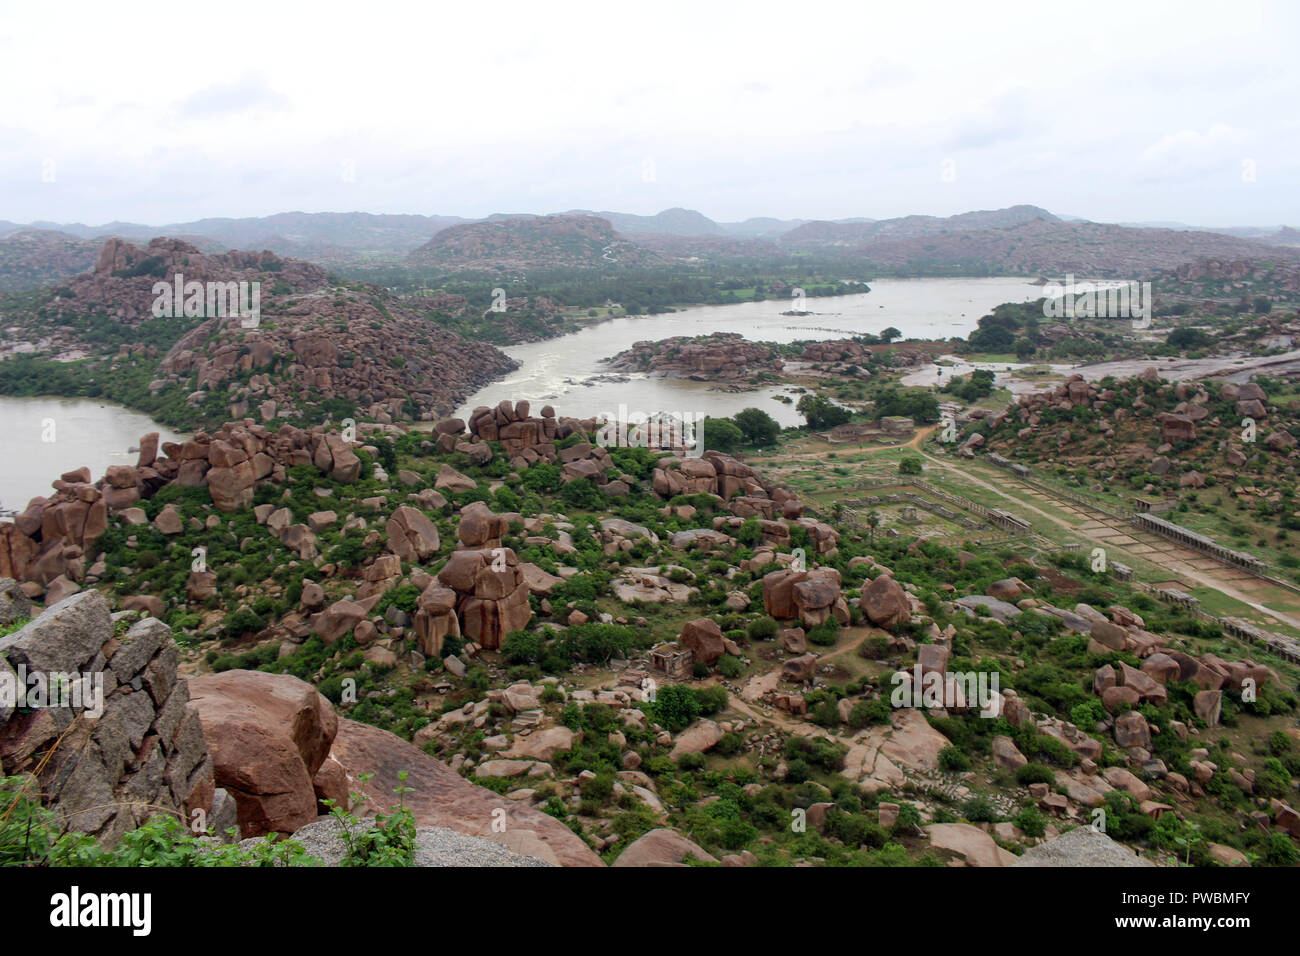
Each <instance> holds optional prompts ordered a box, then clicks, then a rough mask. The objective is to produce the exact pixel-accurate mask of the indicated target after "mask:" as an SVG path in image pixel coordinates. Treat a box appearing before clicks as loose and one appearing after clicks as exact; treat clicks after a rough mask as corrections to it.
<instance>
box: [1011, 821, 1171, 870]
mask: <svg viewBox="0 0 1300 956" xmlns="http://www.w3.org/2000/svg"><path fill="white" fill-rule="evenodd" d="M1015 865H1016V866H1155V864H1154V863H1152V862H1151V861H1150V860H1144V859H1143V858H1142V857H1140V856H1138V855H1137V854H1136V853H1134V852H1133V851H1132V850H1130V849H1129V848H1128V847H1126V846H1124V845H1123V844H1120V843H1116V842H1115V841H1114V840H1112V839H1111V838H1110V837H1108V836H1106V834H1104V833H1099V832H1097V831H1096V830H1094V829H1093V828H1092V827H1077V828H1075V829H1073V830H1071V831H1070V832H1069V833H1063V834H1061V835H1060V836H1059V837H1056V838H1055V839H1052V840H1048V841H1047V842H1046V843H1040V844H1038V846H1036V847H1034V848H1033V849H1031V850H1026V851H1025V853H1024V855H1022V856H1021V857H1020V859H1019V860H1017V861H1016V862H1015Z"/></svg>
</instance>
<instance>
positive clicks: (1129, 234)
mask: <svg viewBox="0 0 1300 956" xmlns="http://www.w3.org/2000/svg"><path fill="white" fill-rule="evenodd" d="M158 236H166V237H168V238H176V239H183V240H184V241H186V242H188V243H190V244H191V245H194V246H195V247H197V248H199V249H200V250H202V251H203V252H206V253H218V252H223V251H226V250H229V249H244V250H262V249H267V250H270V251H272V252H274V253H276V254H277V255H281V256H289V257H293V258H299V259H305V260H308V261H311V262H314V263H317V264H318V265H323V266H325V267H327V268H331V269H335V270H338V271H340V272H341V273H344V274H346V273H347V272H348V271H349V269H355V268H364V267H366V266H369V265H374V264H387V265H391V266H394V267H397V268H407V267H409V268H419V269H423V270H426V271H427V270H433V271H435V272H448V273H456V272H474V271H487V272H494V273H502V272H510V271H512V270H515V271H518V270H521V269H539V268H540V269H574V268H577V269H588V268H602V269H610V268H627V267H654V266H669V265H673V264H683V263H686V264H694V263H699V262H704V261H708V262H721V261H732V260H734V261H741V260H746V261H752V260H761V261H772V262H777V261H788V260H790V257H791V256H803V257H806V256H809V255H813V256H817V257H820V258H823V259H826V260H829V261H833V262H839V263H855V264H858V265H864V266H867V267H870V268H876V269H881V270H885V271H889V272H896V273H901V274H908V273H909V272H912V273H915V274H935V273H936V272H940V273H944V274H953V275H957V274H973V275H986V274H997V273H1006V274H1017V275H1020V274H1035V273H1048V274H1053V273H1060V272H1062V271H1075V272H1078V273H1087V272H1088V271H1090V270H1092V271H1094V272H1096V274H1098V275H1140V274H1144V273H1145V272H1147V271H1150V270H1156V269H1165V268H1171V267H1173V266H1176V265H1179V264H1181V263H1184V262H1188V261H1191V260H1193V259H1196V258H1201V257H1211V258H1214V257H1220V258H1234V259H1240V258H1250V257H1252V256H1259V255H1266V256H1269V257H1274V258H1281V259H1286V260H1289V259H1291V258H1292V257H1293V256H1294V255H1295V254H1296V251H1297V250H1300V233H1298V232H1297V231H1296V230H1295V229H1291V228H1287V227H1281V228H1276V227H1240V228H1231V229H1220V230H1198V229H1194V228H1192V227H1189V226H1184V225H1181V224H1176V223H1175V224H1168V225H1161V226H1158V227H1157V226H1152V225H1141V224H1139V225H1113V224H1105V223H1095V222H1090V221H1088V220H1084V219H1078V218H1077V217H1067V216H1058V215H1055V214H1053V213H1051V212H1049V211H1048V210H1046V209H1043V208H1041V207H1039V206H1034V205H1029V204H1021V205H1016V206H1010V207H1007V208H1005V209H994V210H977V211H972V212H966V213H961V214H958V215H955V216H947V217H939V216H927V215H911V216H902V217H897V218H892V219H881V220H874V219H868V218H861V217H858V218H851V219H837V220H802V219H790V220H782V219H775V218H764V217H758V218H752V219H748V220H744V221H743V222H731V223H719V222H715V221H714V220H712V219H709V218H708V217H707V216H704V215H703V214H702V213H700V212H698V211H695V210H690V209H682V208H672V209H666V210H664V211H662V212H660V213H658V214H656V215H653V216H642V215H635V214H631V213H620V212H610V211H604V212H599V213H594V212H588V211H581V210H575V211H570V212H566V213H558V214H553V215H548V216H537V215H533V214H530V213H498V214H494V215H492V216H489V217H488V218H486V219H480V220H468V219H462V218H460V217H457V216H438V215H416V214H411V215H379V214H371V213H363V212H350V213H304V212H287V213H279V214H276V215H273V216H264V217H250V218H213V219H201V220H196V221H193V222H184V223H173V224H170V225H166V226H157V227H155V226H147V225H142V224H139V223H126V222H113V223H107V224H105V225H101V226H87V225H85V224H82V223H71V224H59V223H48V222H40V223H32V224H28V225H21V224H18V223H13V222H8V221H0V290H17V289H24V288H33V287H37V286H40V285H42V284H47V283H51V282H57V281H59V280H61V279H64V278H67V277H69V276H72V275H76V274H77V273H79V272H81V271H84V270H85V269H87V268H89V267H90V265H92V264H93V263H94V261H95V258H96V256H97V255H98V250H99V247H100V242H99V240H101V239H103V238H107V237H117V238H123V239H128V240H131V241H145V240H148V239H150V238H154V237H158Z"/></svg>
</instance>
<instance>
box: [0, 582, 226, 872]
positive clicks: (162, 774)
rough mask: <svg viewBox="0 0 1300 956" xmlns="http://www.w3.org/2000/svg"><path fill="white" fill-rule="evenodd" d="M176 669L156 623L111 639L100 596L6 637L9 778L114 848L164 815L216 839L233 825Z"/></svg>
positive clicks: (69, 604)
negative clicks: (30, 777)
mask: <svg viewBox="0 0 1300 956" xmlns="http://www.w3.org/2000/svg"><path fill="white" fill-rule="evenodd" d="M11 589H12V582H0V590H6V591H10V590H11ZM177 660H178V655H177V651H176V646H175V644H174V643H173V642H172V639H171V631H170V629H169V628H168V627H167V626H166V625H165V624H163V623H162V622H160V621H158V620H155V619H153V618H146V619H144V620H141V621H138V622H136V623H135V624H132V625H131V626H130V627H128V628H127V629H126V630H125V631H123V632H122V633H120V634H118V635H116V636H115V634H114V626H113V619H112V617H111V615H110V611H109V606H108V602H107V601H106V600H105V598H104V596H103V595H102V594H101V593H99V592H98V591H84V592H81V593H79V594H75V595H73V596H72V597H70V598H68V599H67V600H65V601H62V602H60V603H58V604H56V605H54V606H53V607H51V608H49V609H47V610H46V611H45V612H44V613H42V614H41V615H40V616H38V617H37V618H35V619H34V620H33V621H31V622H30V623H29V624H27V625H26V626H25V627H23V628H22V629H21V630H19V631H17V632H15V633H13V634H10V635H9V636H7V637H4V638H0V766H3V768H4V773H8V774H18V773H28V772H30V773H34V774H36V775H37V777H36V781H35V785H36V787H38V789H39V793H41V794H43V795H44V797H45V803H46V805H47V807H48V808H49V809H50V810H51V811H53V812H54V815H55V819H56V820H57V821H59V822H60V823H61V824H63V825H65V826H67V827H68V828H70V829H72V830H79V831H81V832H83V833H89V834H92V835H94V836H95V837H96V839H98V840H99V842H100V843H101V844H103V845H106V846H108V845H112V844H115V843H116V842H117V841H118V840H119V839H120V838H121V836H122V835H123V834H124V833H126V832H127V831H128V830H131V829H134V828H135V827H137V826H139V825H140V824H141V823H143V822H144V821H145V820H146V819H147V818H148V817H150V816H153V815H154V814H156V813H158V812H170V813H174V814H176V815H177V816H178V817H180V818H182V820H183V821H184V823H185V824H186V825H191V824H193V823H194V822H196V821H199V822H203V823H207V824H209V825H211V826H212V827H213V828H214V829H216V830H217V831H218V832H220V831H222V830H223V829H224V828H225V827H227V826H230V825H233V823H234V814H233V809H234V805H233V803H229V802H228V798H227V795H226V794H224V793H221V792H220V791H217V790H216V789H215V786H216V784H215V779H214V765H213V760H212V757H211V756H210V754H209V749H208V744H207V741H206V739H205V737H204V734H203V729H202V726H201V724H200V721H199V714H198V709H197V708H196V707H195V705H194V704H193V703H192V702H191V700H190V689H189V685H188V683H187V681H186V680H185V679H184V678H181V677H179V676H178V674H177ZM38 688H39V690H38ZM59 688H64V691H60V690H59ZM47 757H48V760H47V759H46V758H47Z"/></svg>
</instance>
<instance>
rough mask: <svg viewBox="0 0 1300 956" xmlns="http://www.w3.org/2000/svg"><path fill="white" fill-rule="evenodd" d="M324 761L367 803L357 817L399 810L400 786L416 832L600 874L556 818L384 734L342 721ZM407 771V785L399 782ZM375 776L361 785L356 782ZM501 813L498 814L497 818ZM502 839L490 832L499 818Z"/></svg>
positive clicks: (584, 847)
mask: <svg viewBox="0 0 1300 956" xmlns="http://www.w3.org/2000/svg"><path fill="white" fill-rule="evenodd" d="M330 756H331V757H332V758H333V759H335V760H337V761H338V762H339V763H340V764H342V766H343V768H344V769H345V770H346V772H347V775H348V783H349V785H350V787H351V789H352V791H353V792H354V793H359V794H363V795H365V796H366V797H367V798H368V800H367V802H366V803H365V804H364V805H363V806H362V807H361V808H360V810H359V811H357V812H358V813H364V814H375V813H387V812H389V810H390V809H391V808H392V807H393V806H395V805H396V804H397V797H396V796H395V790H396V788H397V787H398V786H399V785H404V786H407V787H410V788H411V792H410V793H407V794H406V795H405V804H406V806H407V807H409V808H410V809H411V811H412V813H413V814H414V815H415V821H416V824H417V825H419V826H428V827H446V828H448V829H451V830H455V831H457V832H458V833H463V834H466V835H468V836H475V837H486V838H488V839H491V840H496V841H498V842H500V843H503V844H505V845H506V846H507V847H509V848H510V849H511V850H513V851H514V852H516V853H521V854H524V855H527V856H533V857H537V858H538V859H542V860H545V861H546V862H548V863H554V864H558V865H561V866H601V865H602V861H601V859H600V857H599V856H597V855H596V854H595V853H594V852H592V850H591V849H590V848H589V847H588V846H587V844H585V843H583V842H582V840H581V839H580V838H579V837H578V836H577V835H576V834H574V832H573V831H572V830H570V829H569V828H568V827H566V826H565V825H564V824H563V823H561V822H560V821H559V820H556V819H555V818H554V817H549V816H547V815H546V814H544V813H541V812H540V811H537V810H533V809H531V808H529V807H523V806H520V805H519V804H518V803H517V802H516V801H512V800H506V799H505V798H503V797H501V796H498V795H497V794H496V793H493V792H492V791H491V790H486V789H484V788H482V787H476V786H474V785H473V784H472V783H469V782H468V781H466V780H464V779H463V778H462V777H461V776H460V775H459V774H457V773H456V772H455V771H454V770H452V769H451V768H450V767H448V766H447V765H446V764H444V763H442V762H441V761H438V760H435V759H434V758H432V757H430V756H429V755H428V754H426V753H424V752H423V751H422V750H420V749H419V748H418V747H416V746H414V745H413V744H410V743H407V742H406V741H405V740H403V739H402V738H400V737H398V736H396V735H395V734H391V733H389V732H388V731H386V730H380V729H379V728H377V727H371V726H368V725H366V724H358V723H355V722H353V721H351V720H346V719H345V720H340V721H339V730H338V736H337V737H336V738H335V739H334V746H333V748H332V749H331V751H330ZM403 771H405V772H406V773H407V775H408V776H407V778H406V782H405V784H402V782H401V781H400V780H399V778H398V774H399V773H401V772H403ZM365 773H372V774H374V776H373V777H371V778H370V779H369V780H368V781H366V782H365V783H362V782H361V781H360V780H359V779H358V778H359V776H360V775H361V774H365ZM498 811H501V812H498ZM502 813H504V820H505V823H506V830H505V832H504V833H496V832H493V822H494V820H496V819H501V818H502Z"/></svg>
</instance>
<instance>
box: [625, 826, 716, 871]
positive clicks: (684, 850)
mask: <svg viewBox="0 0 1300 956" xmlns="http://www.w3.org/2000/svg"><path fill="white" fill-rule="evenodd" d="M688 856H689V857H694V858H695V859H697V860H699V861H701V862H704V863H717V862H718V861H717V858H716V857H714V856H712V855H710V854H709V853H708V852H707V851H706V850H704V849H702V848H700V847H699V846H697V845H696V844H695V843H692V842H691V841H690V840H688V839H687V838H686V837H684V836H682V835H681V834H680V833H678V832H677V831H676V830H668V829H659V830H651V831H650V832H649V833H646V834H644V835H643V836H641V837H640V838H638V839H637V840H635V841H634V842H633V843H631V844H630V845H629V846H628V847H627V849H625V850H624V851H623V852H622V853H620V854H619V855H618V859H617V860H615V861H614V866H685V865H686V864H685V862H684V861H685V859H686V858H687V857H688Z"/></svg>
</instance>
